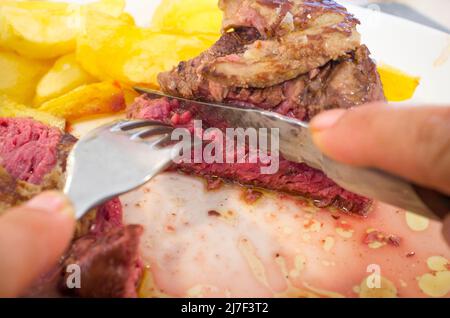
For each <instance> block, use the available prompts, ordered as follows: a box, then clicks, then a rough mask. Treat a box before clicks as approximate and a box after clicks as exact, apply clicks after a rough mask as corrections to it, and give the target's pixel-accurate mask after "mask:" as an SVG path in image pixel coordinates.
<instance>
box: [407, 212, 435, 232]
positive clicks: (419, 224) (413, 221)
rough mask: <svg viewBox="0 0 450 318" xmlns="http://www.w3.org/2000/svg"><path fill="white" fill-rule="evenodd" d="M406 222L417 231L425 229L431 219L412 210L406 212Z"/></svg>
mask: <svg viewBox="0 0 450 318" xmlns="http://www.w3.org/2000/svg"><path fill="white" fill-rule="evenodd" d="M405 217H406V224H408V226H409V228H410V229H411V230H413V231H415V232H421V231H425V230H426V229H427V228H428V225H429V224H430V220H429V219H428V218H426V217H424V216H421V215H417V214H414V213H412V212H406V213H405Z"/></svg>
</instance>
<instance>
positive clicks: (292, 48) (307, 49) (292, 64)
mask: <svg viewBox="0 0 450 318" xmlns="http://www.w3.org/2000/svg"><path fill="white" fill-rule="evenodd" d="M221 8H222V10H224V26H223V27H224V31H228V30H230V29H236V28H240V27H254V28H256V29H257V30H258V31H259V33H260V34H261V35H262V37H263V38H262V39H261V40H258V41H255V42H254V43H252V44H248V45H246V46H245V49H244V52H242V53H240V52H235V53H231V54H228V55H225V56H223V57H219V58H217V59H214V60H210V61H206V62H205V65H204V67H203V69H202V74H203V75H204V76H206V77H208V78H210V79H213V80H215V81H218V82H221V83H223V84H224V85H227V86H239V87H259V88H261V87H267V86H272V85H276V84H279V83H282V82H284V81H287V80H290V79H293V78H295V77H297V76H299V75H300V74H304V73H307V72H309V71H311V70H313V69H315V68H318V67H321V66H323V65H325V64H326V63H328V62H329V61H331V60H335V59H337V58H339V57H340V56H342V55H345V54H346V53H347V52H350V51H353V50H355V49H356V48H357V47H358V46H359V44H360V35H359V33H358V31H357V30H356V25H357V24H359V21H358V20H357V19H356V18H355V17H354V16H353V15H351V14H350V13H348V12H347V10H346V9H345V8H344V7H342V6H340V5H338V4H336V3H335V2H334V1H330V0H313V1H311V0H305V1H295V0H291V1H289V0H285V1H278V0H277V1H271V0H269V1H261V0H244V1H239V0H223V1H221Z"/></svg>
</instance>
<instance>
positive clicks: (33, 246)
mask: <svg viewBox="0 0 450 318" xmlns="http://www.w3.org/2000/svg"><path fill="white" fill-rule="evenodd" d="M74 228H75V217H74V211H73V209H72V206H71V204H70V203H69V201H68V200H67V198H66V197H65V196H64V195H63V194H61V193H58V192H45V193H42V194H40V195H39V196H37V197H35V198H33V199H32V200H30V201H29V202H27V203H26V204H24V205H22V206H19V207H15V208H13V209H10V210H8V211H6V212H5V213H4V214H3V215H1V216H0V297H16V296H20V295H21V294H22V293H23V292H24V291H25V290H26V288H27V287H29V286H30V284H32V283H33V281H34V280H35V279H37V278H38V277H39V275H42V274H45V273H46V272H47V271H49V270H50V269H51V268H52V266H54V265H55V264H56V263H57V261H58V259H59V258H60V257H61V255H62V254H63V253H64V251H65V249H66V248H67V246H68V245H69V243H70V241H71V238H72V235H73V232H74Z"/></svg>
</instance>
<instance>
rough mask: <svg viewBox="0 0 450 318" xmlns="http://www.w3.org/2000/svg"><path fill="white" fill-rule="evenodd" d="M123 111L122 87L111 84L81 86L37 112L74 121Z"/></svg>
mask: <svg viewBox="0 0 450 318" xmlns="http://www.w3.org/2000/svg"><path fill="white" fill-rule="evenodd" d="M123 109H125V98H124V93H123V89H122V87H121V86H120V85H119V84H117V83H113V82H101V83H95V84H89V85H83V86H80V87H77V88H75V89H74V90H72V91H70V92H69V93H67V94H64V95H62V96H60V97H57V98H55V99H51V100H49V101H47V102H45V103H44V104H42V105H41V106H40V107H39V108H38V110H40V111H43V112H48V113H50V114H52V115H55V116H58V117H62V118H65V119H66V120H68V121H74V120H77V119H80V118H83V117H89V116H94V115H99V114H111V113H115V112H119V111H121V110H123Z"/></svg>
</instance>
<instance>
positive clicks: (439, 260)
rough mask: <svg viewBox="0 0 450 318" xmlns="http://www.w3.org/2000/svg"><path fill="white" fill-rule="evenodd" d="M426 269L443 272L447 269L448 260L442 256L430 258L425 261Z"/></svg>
mask: <svg viewBox="0 0 450 318" xmlns="http://www.w3.org/2000/svg"><path fill="white" fill-rule="evenodd" d="M427 265H428V268H429V269H431V270H432V271H436V272H443V271H446V270H447V269H448V267H447V266H448V265H449V263H448V260H447V259H446V258H445V257H442V256H431V257H429V258H428V259H427Z"/></svg>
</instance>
